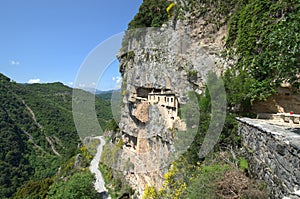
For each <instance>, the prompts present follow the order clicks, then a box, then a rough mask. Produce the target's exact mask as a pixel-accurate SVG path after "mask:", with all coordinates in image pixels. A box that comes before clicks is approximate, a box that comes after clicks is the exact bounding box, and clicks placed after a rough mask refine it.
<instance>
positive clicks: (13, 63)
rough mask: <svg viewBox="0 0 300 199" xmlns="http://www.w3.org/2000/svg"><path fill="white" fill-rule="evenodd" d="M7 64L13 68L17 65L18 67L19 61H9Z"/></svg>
mask: <svg viewBox="0 0 300 199" xmlns="http://www.w3.org/2000/svg"><path fill="white" fill-rule="evenodd" d="M9 64H10V65H13V66H17V65H20V62H19V61H15V60H11V61H9Z"/></svg>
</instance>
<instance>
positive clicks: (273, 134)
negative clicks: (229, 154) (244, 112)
mask: <svg viewBox="0 0 300 199" xmlns="http://www.w3.org/2000/svg"><path fill="white" fill-rule="evenodd" d="M237 120H238V121H239V128H238V133H239V134H240V135H241V136H242V144H243V146H244V149H245V150H246V154H247V157H246V158H247V159H248V161H249V166H250V173H251V174H252V175H253V176H254V177H255V178H257V179H261V180H264V181H265V182H266V183H267V184H268V187H269V189H270V192H271V195H270V197H271V198H283V197H284V196H291V198H300V196H297V194H296V193H299V191H298V190H300V134H299V132H300V125H299V128H295V127H294V128H290V127H289V126H288V125H284V124H280V123H279V124H278V125H275V124H270V123H268V121H266V120H258V119H249V118H237ZM292 195H293V196H292Z"/></svg>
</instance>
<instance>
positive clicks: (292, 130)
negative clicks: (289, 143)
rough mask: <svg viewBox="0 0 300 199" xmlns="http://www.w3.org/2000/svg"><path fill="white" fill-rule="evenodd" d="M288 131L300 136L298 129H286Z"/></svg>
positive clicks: (299, 129)
mask: <svg viewBox="0 0 300 199" xmlns="http://www.w3.org/2000/svg"><path fill="white" fill-rule="evenodd" d="M288 130H289V131H291V132H293V133H297V134H298V135H300V128H291V129H288Z"/></svg>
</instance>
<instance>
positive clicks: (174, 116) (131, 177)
mask: <svg viewBox="0 0 300 199" xmlns="http://www.w3.org/2000/svg"><path fill="white" fill-rule="evenodd" d="M180 3H181V2H177V5H180ZM182 16H183V18H182V19H178V18H177V19H176V20H175V18H174V17H172V18H170V20H169V21H168V22H167V23H165V24H163V25H162V27H160V28H143V29H134V30H129V31H128V32H127V33H126V35H125V37H124V41H123V46H122V48H121V49H120V52H119V54H118V59H119V61H120V72H121V74H122V78H123V84H122V94H123V101H122V112H121V119H120V123H119V127H120V134H119V135H118V137H119V138H120V139H121V140H122V141H121V142H120V141H119V142H117V141H115V142H116V143H122V144H123V145H122V146H121V150H119V152H118V156H117V158H118V160H116V161H115V162H114V167H115V169H118V170H122V171H124V173H125V174H126V178H127V180H128V182H129V183H130V184H131V186H132V187H133V188H135V189H136V190H137V191H138V192H139V193H140V194H142V193H143V191H144V188H145V186H146V185H151V186H155V187H156V188H159V187H161V186H162V183H163V174H164V173H165V172H166V170H167V169H168V166H169V164H170V162H171V161H172V160H174V156H176V155H178V151H179V150H181V149H182V148H180V147H178V146H177V145H176V139H178V136H179V134H180V133H179V132H187V130H188V129H189V128H190V129H193V128H195V125H194V126H190V127H186V118H183V116H182V114H180V113H179V112H178V111H179V109H180V108H181V107H182V106H184V105H185V104H187V103H189V97H188V93H189V91H196V92H197V93H202V92H203V90H204V82H205V79H206V77H207V74H208V72H209V71H214V72H216V73H217V74H220V73H222V71H224V69H225V68H226V67H227V66H228V65H229V64H230V63H229V62H228V61H226V60H224V59H223V58H222V57H221V51H222V49H223V42H222V38H225V33H226V28H227V27H226V25H222V26H220V27H215V26H210V25H207V21H206V19H205V17H200V18H198V19H197V20H196V19H195V20H192V21H191V18H193V13H190V12H187V11H186V12H182ZM191 116H192V115H191ZM182 135H184V134H182ZM185 136H186V135H184V136H183V137H185ZM187 137H188V136H187ZM180 139H181V138H180ZM183 150H184V149H183ZM175 158H176V157H175ZM126 165H127V168H125V167H126ZM128 165H131V167H130V169H129V168H128Z"/></svg>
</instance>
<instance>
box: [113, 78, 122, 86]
mask: <svg viewBox="0 0 300 199" xmlns="http://www.w3.org/2000/svg"><path fill="white" fill-rule="evenodd" d="M112 80H113V82H114V83H115V84H116V86H115V87H116V88H121V83H122V77H120V76H117V77H113V78H112Z"/></svg>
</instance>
